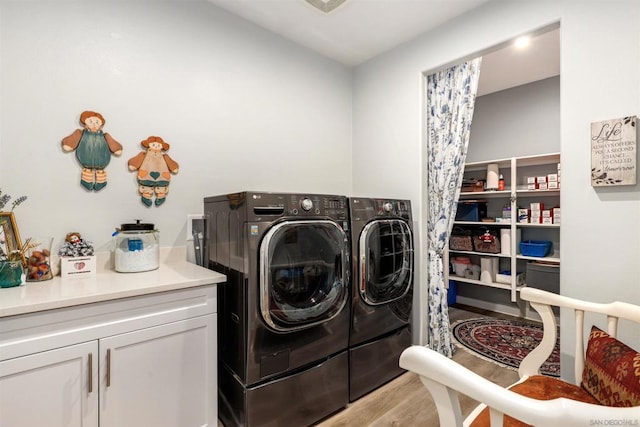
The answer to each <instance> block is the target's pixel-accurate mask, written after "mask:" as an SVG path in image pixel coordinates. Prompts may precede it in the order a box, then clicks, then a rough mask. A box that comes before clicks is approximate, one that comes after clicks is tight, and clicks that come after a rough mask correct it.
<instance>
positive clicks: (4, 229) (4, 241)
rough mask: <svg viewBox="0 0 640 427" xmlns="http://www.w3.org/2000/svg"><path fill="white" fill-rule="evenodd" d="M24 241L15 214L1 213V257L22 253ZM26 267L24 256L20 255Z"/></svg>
mask: <svg viewBox="0 0 640 427" xmlns="http://www.w3.org/2000/svg"><path fill="white" fill-rule="evenodd" d="M21 249H22V241H21V240H20V233H19V232H18V225H17V224H16V218H15V217H14V216H13V212H0V257H2V258H4V257H8V256H9V254H10V253H11V252H14V251H20V250H21ZM20 257H21V260H22V264H23V265H25V264H26V263H25V259H24V255H23V254H21V255H20Z"/></svg>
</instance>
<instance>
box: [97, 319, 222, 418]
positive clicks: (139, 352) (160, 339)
mask: <svg viewBox="0 0 640 427" xmlns="http://www.w3.org/2000/svg"><path fill="white" fill-rule="evenodd" d="M214 317H215V316H214V315H209V316H205V317H201V318H197V319H190V320H185V321H182V322H176V323H172V324H169V325H163V326H158V327H155V328H149V329H143V330H141V331H135V332H131V333H128V334H122V335H116V336H113V337H110V338H105V339H102V340H100V426H101V427H122V426H153V427H178V426H207V425H210V426H215V424H209V422H208V419H207V417H208V408H209V407H210V405H211V404H212V402H214V401H215V400H216V399H217V397H216V396H217V394H216V390H215V388H214V389H212V388H211V386H212V384H211V381H208V378H210V377H211V375H212V372H210V368H209V364H210V359H212V358H215V357H216V356H215V354H214V353H215V347H214V344H213V343H214V342H215V322H214V319H213V318H214Z"/></svg>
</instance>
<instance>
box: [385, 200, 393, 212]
mask: <svg viewBox="0 0 640 427" xmlns="http://www.w3.org/2000/svg"><path fill="white" fill-rule="evenodd" d="M392 209H393V205H392V204H391V203H390V202H386V203H384V204H383V205H382V210H383V211H385V212H391V210H392Z"/></svg>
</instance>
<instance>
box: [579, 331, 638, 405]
mask: <svg viewBox="0 0 640 427" xmlns="http://www.w3.org/2000/svg"><path fill="white" fill-rule="evenodd" d="M581 385H582V387H583V388H584V389H585V390H586V391H587V392H588V393H589V394H591V395H592V396H593V397H594V398H595V399H596V400H597V401H598V402H600V404H602V405H606V406H618V407H621V406H624V407H629V406H639V405H640V353H638V352H636V351H635V350H633V349H632V348H630V347H629V346H627V345H625V344H623V343H621V342H620V341H618V340H617V339H615V338H614V337H612V336H611V335H609V334H607V333H606V332H604V331H602V330H600V329H599V328H597V327H595V326H593V327H592V328H591V333H590V334H589V342H588V344H587V353H586V357H585V362H584V371H583V373H582V384H581Z"/></svg>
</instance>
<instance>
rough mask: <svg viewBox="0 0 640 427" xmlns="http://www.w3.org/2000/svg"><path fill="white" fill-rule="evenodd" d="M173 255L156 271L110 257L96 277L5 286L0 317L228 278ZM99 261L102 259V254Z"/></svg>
mask: <svg viewBox="0 0 640 427" xmlns="http://www.w3.org/2000/svg"><path fill="white" fill-rule="evenodd" d="M183 254H184V252H183ZM173 255H174V257H173V259H168V258H165V259H163V257H162V256H161V261H160V267H159V268H158V269H157V270H152V271H146V272H141V273H118V272H116V271H115V270H113V269H112V268H111V267H110V266H109V265H108V258H107V261H103V262H102V264H107V265H105V266H102V267H101V266H99V267H98V269H97V273H96V274H95V275H94V276H92V277H86V278H65V279H63V278H61V277H60V276H56V277H54V278H53V279H52V280H46V281H42V282H26V283H23V284H22V285H20V286H16V287H14V288H2V289H0V318H2V317H7V316H15V315H18V314H27V313H34V312H37V311H43V310H52V309H56V308H63V307H71V306H75V305H80V304H90V303H95V302H101V301H109V300H114V299H119V298H127V297H133V296H139V295H147V294H152V293H157V292H165V291H172V290H176V289H185V288H191V287H195V286H203V285H210V284H216V283H222V282H224V281H226V276H225V275H223V274H220V273H217V272H215V271H212V270H208V269H206V268H203V267H199V266H197V265H195V264H192V263H190V262H187V261H185V260H184V259H185V258H184V257H180V256H178V257H175V253H174V254H173ZM178 255H179V252H178ZM98 262H99V263H101V257H100V255H98Z"/></svg>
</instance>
